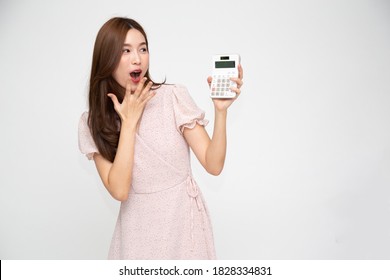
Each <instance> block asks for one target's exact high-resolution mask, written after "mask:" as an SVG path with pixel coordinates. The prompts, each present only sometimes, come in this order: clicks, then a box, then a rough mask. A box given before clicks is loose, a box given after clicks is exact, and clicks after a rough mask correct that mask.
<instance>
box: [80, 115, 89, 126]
mask: <svg viewBox="0 0 390 280" xmlns="http://www.w3.org/2000/svg"><path fill="white" fill-rule="evenodd" d="M88 116H89V112H88V111H85V112H84V113H82V114H81V116H80V120H79V128H84V129H85V128H86V127H87V126H88Z"/></svg>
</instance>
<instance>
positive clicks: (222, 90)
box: [210, 54, 240, 98]
mask: <svg viewBox="0 0 390 280" xmlns="http://www.w3.org/2000/svg"><path fill="white" fill-rule="evenodd" d="M239 64H240V56H239V55H238V54H228V55H214V56H213V73H212V78H213V80H212V82H211V86H210V90H211V92H210V96H211V97H212V98H234V97H236V93H235V92H234V91H232V90H231V89H230V87H237V84H236V83H235V82H233V81H231V80H230V78H237V77H238V65H239Z"/></svg>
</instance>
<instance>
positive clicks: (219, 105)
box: [207, 64, 244, 110]
mask: <svg viewBox="0 0 390 280" xmlns="http://www.w3.org/2000/svg"><path fill="white" fill-rule="evenodd" d="M243 77H244V71H243V69H242V66H241V64H240V65H238V78H230V80H232V81H233V82H236V84H237V87H231V88H230V89H231V90H232V91H234V92H235V93H236V96H235V97H234V98H213V102H214V107H215V109H216V110H226V109H227V108H229V106H230V105H232V103H233V102H234V101H235V100H236V99H237V98H238V96H239V95H240V94H241V90H240V88H241V87H242V85H243V84H244V83H243V81H242V79H243ZM212 80H213V78H212V77H208V78H207V83H208V84H209V87H210V86H211V82H212Z"/></svg>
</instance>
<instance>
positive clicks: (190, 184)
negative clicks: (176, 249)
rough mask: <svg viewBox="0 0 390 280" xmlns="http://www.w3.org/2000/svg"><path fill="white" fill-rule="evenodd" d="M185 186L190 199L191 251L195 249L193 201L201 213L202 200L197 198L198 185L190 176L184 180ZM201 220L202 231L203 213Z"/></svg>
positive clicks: (202, 208)
mask: <svg viewBox="0 0 390 280" xmlns="http://www.w3.org/2000/svg"><path fill="white" fill-rule="evenodd" d="M186 185H187V194H188V196H189V197H190V199H191V209H190V211H191V242H192V249H194V247H195V240H194V203H192V202H193V201H195V202H196V205H197V207H198V211H199V212H202V211H203V210H204V207H203V201H202V198H201V197H200V196H199V188H198V185H197V184H196V182H195V180H194V179H193V178H192V176H191V175H188V177H187V180H186ZM201 216H202V217H201V219H202V227H203V228H202V229H203V231H204V230H205V229H204V217H203V213H201Z"/></svg>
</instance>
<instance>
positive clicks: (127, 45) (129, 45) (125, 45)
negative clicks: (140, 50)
mask: <svg viewBox="0 0 390 280" xmlns="http://www.w3.org/2000/svg"><path fill="white" fill-rule="evenodd" d="M143 45H146V42H142V43H140V44H139V45H138V47H140V46H143ZM123 46H124V47H132V45H131V44H127V43H125V44H123Z"/></svg>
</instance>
